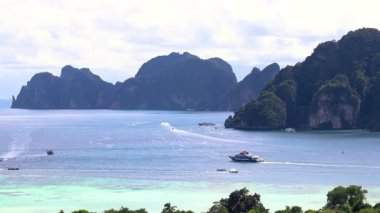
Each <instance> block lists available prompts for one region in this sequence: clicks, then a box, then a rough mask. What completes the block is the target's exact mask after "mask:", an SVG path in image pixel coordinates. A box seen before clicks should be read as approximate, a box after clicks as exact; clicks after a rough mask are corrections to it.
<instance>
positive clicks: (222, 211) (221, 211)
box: [207, 201, 229, 213]
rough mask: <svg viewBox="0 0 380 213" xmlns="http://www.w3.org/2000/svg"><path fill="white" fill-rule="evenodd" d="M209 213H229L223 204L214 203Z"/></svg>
mask: <svg viewBox="0 0 380 213" xmlns="http://www.w3.org/2000/svg"><path fill="white" fill-rule="evenodd" d="M207 213H229V212H228V209H227V207H225V206H224V205H223V204H222V203H221V202H219V201H217V202H214V205H212V206H211V208H210V209H209V210H208V211H207Z"/></svg>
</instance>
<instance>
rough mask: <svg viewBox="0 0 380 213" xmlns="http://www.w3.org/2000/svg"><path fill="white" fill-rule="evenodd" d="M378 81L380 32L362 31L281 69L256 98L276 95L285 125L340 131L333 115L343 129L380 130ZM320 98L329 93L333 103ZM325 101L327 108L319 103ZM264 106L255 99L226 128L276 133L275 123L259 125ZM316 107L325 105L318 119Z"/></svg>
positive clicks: (276, 126)
mask: <svg viewBox="0 0 380 213" xmlns="http://www.w3.org/2000/svg"><path fill="white" fill-rule="evenodd" d="M379 76H380V31H378V30H377V29H369V28H363V29H359V30H356V31H353V32H349V33H348V34H347V35H345V36H343V37H342V39H341V40H339V41H327V42H324V43H321V44H320V45H318V46H317V47H316V48H315V49H314V52H313V53H312V55H310V56H309V57H307V58H306V59H305V61H303V62H301V63H297V64H296V65H295V66H293V67H286V68H284V69H282V70H281V71H280V72H279V73H278V74H277V76H276V77H275V79H274V80H273V81H272V82H270V83H269V84H267V86H266V87H265V89H264V90H263V91H262V94H261V95H260V98H262V96H264V94H267V93H274V94H275V95H276V96H277V97H279V98H280V99H281V100H282V101H283V102H284V103H285V105H286V108H284V109H285V110H286V123H285V125H284V126H291V127H294V128H297V127H300V128H305V127H307V128H327V129H331V128H333V127H334V128H340V127H339V126H342V125H335V126H334V125H329V123H331V122H332V119H335V118H330V117H331V116H324V115H326V114H335V115H339V116H340V119H341V123H342V124H343V125H344V127H342V128H347V129H349V128H367V129H369V130H372V131H380V96H379V94H380V79H379V78H380V77H379ZM321 94H329V95H330V96H329V97H333V98H332V99H331V100H326V99H323V98H324V97H327V96H320V95H321ZM319 97H322V99H319ZM329 97H328V98H329ZM260 98H259V99H260ZM324 100H325V101H326V103H322V102H323V101H324ZM328 101H331V103H330V102H328ZM262 102H263V101H262V100H261V101H260V100H257V101H256V102H251V103H249V104H247V105H246V106H245V107H243V108H241V109H240V110H239V112H238V113H237V114H235V116H234V117H231V119H230V120H229V121H233V122H230V123H228V124H231V127H234V128H236V127H237V128H239V127H240V126H248V127H253V129H255V127H257V126H264V127H267V128H269V129H276V128H278V126H279V125H278V122H274V123H273V122H266V119H264V121H265V122H260V121H262V120H263V117H264V118H268V115H265V116H263V114H265V113H262V112H265V110H263V109H261V108H260V107H263V105H265V106H264V107H266V105H267V104H263V103H262ZM320 103H322V104H324V106H323V107H324V109H323V110H320V112H321V114H316V113H315V112H316V111H318V109H316V108H317V106H318V105H320ZM259 106H260V107H259ZM269 106H270V105H269ZM277 106H280V105H277ZM347 106H348V107H349V108H347ZM257 108H260V109H257ZM346 109H349V110H351V109H354V111H355V112H354V113H352V112H351V111H352V110H351V111H350V112H348V113H347V114H346V111H347V110H346ZM269 114H270V113H269ZM260 116H261V117H260ZM315 116H324V117H325V118H326V119H325V120H324V119H322V120H324V121H323V123H322V124H318V123H316V122H310V119H309V118H310V117H313V121H318V117H315ZM270 117H271V116H269V118H270ZM329 119H330V120H329ZM274 120H276V121H278V120H279V119H274ZM255 122H256V123H255ZM272 124H274V125H273V126H272ZM325 124H326V125H325Z"/></svg>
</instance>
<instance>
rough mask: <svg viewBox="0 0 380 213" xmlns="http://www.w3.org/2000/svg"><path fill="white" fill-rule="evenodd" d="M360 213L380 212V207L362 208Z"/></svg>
mask: <svg viewBox="0 0 380 213" xmlns="http://www.w3.org/2000/svg"><path fill="white" fill-rule="evenodd" d="M359 213H380V209H374V208H370V207H369V208H365V209H361V210H360V211H359Z"/></svg>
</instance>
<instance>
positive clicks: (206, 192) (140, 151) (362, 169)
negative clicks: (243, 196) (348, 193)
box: [0, 109, 380, 212]
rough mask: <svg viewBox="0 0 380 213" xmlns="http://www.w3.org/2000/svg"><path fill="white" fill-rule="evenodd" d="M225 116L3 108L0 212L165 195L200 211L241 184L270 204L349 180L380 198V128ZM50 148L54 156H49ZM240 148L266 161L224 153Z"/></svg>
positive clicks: (132, 204) (311, 195) (107, 204)
mask: <svg viewBox="0 0 380 213" xmlns="http://www.w3.org/2000/svg"><path fill="white" fill-rule="evenodd" d="M230 114H231V113H228V112H173V111H112V110H78V111H74V110H44V111H38V110H37V111H31V110H11V109H0V158H5V159H6V161H3V162H0V181H1V182H0V183H1V186H0V212H26V211H28V212H57V211H58V210H59V209H63V210H65V211H71V210H73V209H78V208H87V209H89V210H92V211H100V210H102V209H106V208H118V207H120V206H128V207H129V208H141V207H145V208H147V209H148V210H150V212H160V210H161V209H162V206H163V204H164V203H165V202H171V203H172V204H174V205H176V206H178V207H180V208H182V209H192V210H195V211H196V212H201V211H206V210H207V208H208V207H210V206H211V205H212V202H213V201H217V200H219V199H220V198H222V197H226V196H228V194H229V192H231V191H232V190H234V189H239V188H241V187H244V186H246V187H248V189H249V190H250V191H251V192H257V193H260V194H261V196H262V200H263V202H264V204H265V206H266V207H267V208H270V209H271V210H276V209H279V208H283V207H284V206H285V205H296V204H298V205H299V204H302V206H303V207H304V208H305V209H307V208H318V207H321V206H322V205H323V204H324V203H325V200H326V196H325V195H326V193H327V191H328V190H330V189H332V187H334V186H337V185H349V184H357V185H362V186H364V187H365V188H367V189H368V190H369V194H368V201H369V202H370V203H372V204H374V203H376V202H379V201H380V181H379V180H380V164H379V163H380V141H379V138H380V134H378V133H369V132H365V131H335V132H332V131H330V132H329V131H325V132H323V131H315V132H297V133H285V132H280V131H273V132H248V131H237V130H229V129H224V128H223V122H224V119H225V118H226V117H227V116H228V115H230ZM199 122H213V123H216V128H215V127H199V126H198V123H199ZM47 149H53V150H54V152H55V154H54V155H53V156H47V155H46V154H45V151H46V150H47ZM241 150H248V151H252V152H254V153H256V154H258V155H260V156H261V157H263V158H264V159H265V160H266V161H265V162H264V163H260V164H241V163H234V162H231V161H230V160H229V158H228V155H231V154H235V153H237V152H239V151H241ZM7 167H19V168H20V170H18V171H8V170H7ZM217 168H227V169H230V168H235V169H237V170H239V173H238V174H229V173H221V172H217V171H216V169H217Z"/></svg>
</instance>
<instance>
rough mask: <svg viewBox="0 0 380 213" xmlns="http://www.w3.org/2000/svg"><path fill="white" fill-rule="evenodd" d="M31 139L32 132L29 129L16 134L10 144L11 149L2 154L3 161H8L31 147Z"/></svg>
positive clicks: (0, 156)
mask: <svg viewBox="0 0 380 213" xmlns="http://www.w3.org/2000/svg"><path fill="white" fill-rule="evenodd" d="M30 140H31V139H30V133H29V132H27V131H23V132H22V133H16V134H14V135H13V139H12V141H11V142H10V144H9V150H8V151H7V152H6V153H4V154H2V155H0V159H1V160H2V161H7V160H9V159H12V158H15V157H17V156H19V155H20V154H21V153H23V152H25V151H26V150H27V149H28V148H29V143H30Z"/></svg>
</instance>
